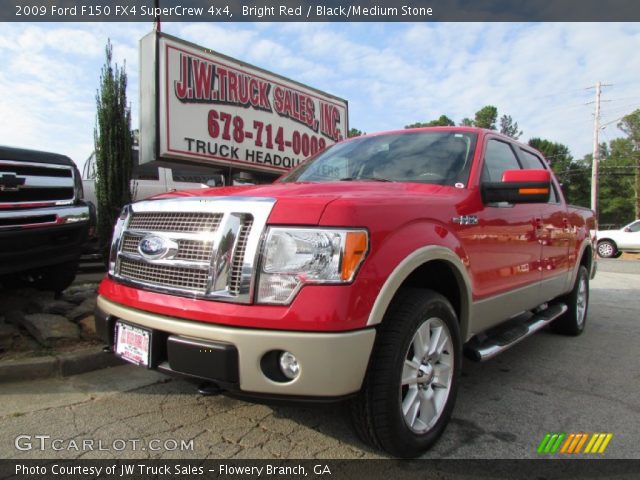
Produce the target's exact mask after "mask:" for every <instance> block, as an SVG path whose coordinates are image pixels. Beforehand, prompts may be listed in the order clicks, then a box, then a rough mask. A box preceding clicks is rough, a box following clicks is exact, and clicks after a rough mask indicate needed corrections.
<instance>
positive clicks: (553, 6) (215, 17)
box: [0, 0, 640, 22]
mask: <svg viewBox="0 0 640 480" xmlns="http://www.w3.org/2000/svg"><path fill="white" fill-rule="evenodd" d="M157 17H159V18H160V20H161V21H164V22H454V21H455V22H521V21H525V22H550V21H562V22H614V21H616V22H617V21H620V22H635V21H638V20H640V2H638V0H607V1H606V2H603V1H602V0H518V1H512V0H401V1H397V0H346V1H344V0H311V1H309V0H278V1H275V2H274V1H269V2H253V1H249V0H221V1H216V2H212V1H211V0H181V1H175V0H13V1H11V2H4V4H3V6H2V8H1V9H0V21H2V22H11V21H16V22H52V21H59V22H149V21H153V20H154V19H155V18H157Z"/></svg>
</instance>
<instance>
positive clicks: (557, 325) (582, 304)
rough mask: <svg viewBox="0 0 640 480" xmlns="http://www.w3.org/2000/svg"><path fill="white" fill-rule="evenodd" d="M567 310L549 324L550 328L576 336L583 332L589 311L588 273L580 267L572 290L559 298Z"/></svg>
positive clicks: (584, 268)
mask: <svg viewBox="0 0 640 480" xmlns="http://www.w3.org/2000/svg"><path fill="white" fill-rule="evenodd" d="M561 300H562V301H563V302H565V303H566V305H567V307H568V310H567V312H566V313H565V314H564V315H562V316H561V317H560V318H558V319H557V320H555V321H554V322H553V323H552V324H551V328H552V329H553V330H554V331H555V332H558V333H562V334H564V335H572V336H578V335H580V334H581V333H582V332H583V331H584V327H585V325H586V323H587V311H588V309H589V272H588V271H587V268H586V267H585V266H584V265H580V268H579V269H578V276H577V277H576V283H575V284H574V286H573V290H572V291H571V293H569V294H568V295H566V296H564V297H562V298H561Z"/></svg>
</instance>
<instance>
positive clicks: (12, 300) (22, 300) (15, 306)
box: [0, 291, 29, 321]
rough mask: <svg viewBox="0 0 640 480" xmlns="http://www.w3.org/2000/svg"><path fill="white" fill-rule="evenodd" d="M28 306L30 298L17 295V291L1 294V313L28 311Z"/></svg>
mask: <svg viewBox="0 0 640 480" xmlns="http://www.w3.org/2000/svg"><path fill="white" fill-rule="evenodd" d="M28 305H29V298H26V297H23V296H22V295H17V292H15V291H7V292H2V294H0V312H3V313H6V312H11V311H14V310H18V311H21V310H26V309H27V306H28ZM7 321H8V320H7Z"/></svg>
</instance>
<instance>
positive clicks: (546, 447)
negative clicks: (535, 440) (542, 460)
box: [538, 433, 565, 453]
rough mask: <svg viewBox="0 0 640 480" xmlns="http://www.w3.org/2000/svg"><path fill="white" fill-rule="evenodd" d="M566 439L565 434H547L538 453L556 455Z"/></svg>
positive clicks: (539, 446)
mask: <svg viewBox="0 0 640 480" xmlns="http://www.w3.org/2000/svg"><path fill="white" fill-rule="evenodd" d="M564 437H565V434H564V433H547V434H546V435H545V436H544V438H543V439H542V442H540V445H538V453H556V452H557V451H558V448H559V447H560V444H561V443H562V440H563V439H564Z"/></svg>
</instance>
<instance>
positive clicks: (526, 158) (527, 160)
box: [520, 148, 558, 203]
mask: <svg viewBox="0 0 640 480" xmlns="http://www.w3.org/2000/svg"><path fill="white" fill-rule="evenodd" d="M520 158H521V160H522V163H523V166H524V168H530V169H534V170H551V169H550V168H549V166H548V165H547V163H546V162H545V161H544V160H543V159H542V158H540V157H539V156H538V155H535V154H533V153H531V152H528V151H527V150H523V149H522V148H521V149H520ZM549 203H558V194H557V193H556V186H555V185H554V184H553V182H551V194H550V195H549Z"/></svg>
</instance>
